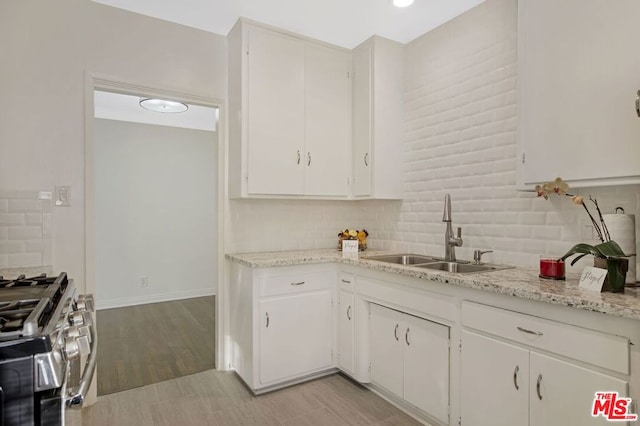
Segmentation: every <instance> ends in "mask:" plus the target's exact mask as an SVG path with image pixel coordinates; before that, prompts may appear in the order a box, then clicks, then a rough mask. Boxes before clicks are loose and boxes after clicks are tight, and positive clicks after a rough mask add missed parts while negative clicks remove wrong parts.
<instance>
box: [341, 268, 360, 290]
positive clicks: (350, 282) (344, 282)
mask: <svg viewBox="0 0 640 426" xmlns="http://www.w3.org/2000/svg"><path fill="white" fill-rule="evenodd" d="M355 282H356V277H355V276H354V275H353V274H346V273H344V272H341V273H340V274H338V286H339V287H340V288H341V289H343V290H346V291H353V287H354V285H355Z"/></svg>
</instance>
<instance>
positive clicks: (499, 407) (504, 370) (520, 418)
mask: <svg viewBox="0 0 640 426" xmlns="http://www.w3.org/2000/svg"><path fill="white" fill-rule="evenodd" d="M460 376H461V379H462V383H461V395H460V400H461V405H462V406H461V414H462V424H463V425H474V426H485V425H486V426H518V425H523V426H526V425H528V424H529V417H528V413H529V351H527V350H525V349H522V348H518V347H516V346H513V345H510V344H508V343H503V342H499V341H497V340H494V339H491V338H489V337H484V336H480V335H478V334H475V333H471V332H468V331H466V330H463V331H462V359H461V372H460ZM550 424H551V423H550ZM550 424H549V425H550ZM566 424H578V423H566Z"/></svg>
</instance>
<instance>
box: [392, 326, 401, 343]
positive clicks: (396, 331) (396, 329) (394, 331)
mask: <svg viewBox="0 0 640 426" xmlns="http://www.w3.org/2000/svg"><path fill="white" fill-rule="evenodd" d="M398 327H399V325H398V324H396V328H395V330H393V335H394V336H395V337H396V342H397V341H398V340H400V339H398Z"/></svg>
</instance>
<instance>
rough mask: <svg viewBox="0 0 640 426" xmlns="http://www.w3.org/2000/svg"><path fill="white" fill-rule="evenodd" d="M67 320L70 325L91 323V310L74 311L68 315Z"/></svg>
mask: <svg viewBox="0 0 640 426" xmlns="http://www.w3.org/2000/svg"><path fill="white" fill-rule="evenodd" d="M69 322H70V323H71V325H92V324H93V318H92V317H91V312H87V311H76V312H72V313H71V315H69Z"/></svg>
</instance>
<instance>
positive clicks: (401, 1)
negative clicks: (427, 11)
mask: <svg viewBox="0 0 640 426" xmlns="http://www.w3.org/2000/svg"><path fill="white" fill-rule="evenodd" d="M412 4H413V0H393V5H394V6H395V7H407V6H411V5H412Z"/></svg>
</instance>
